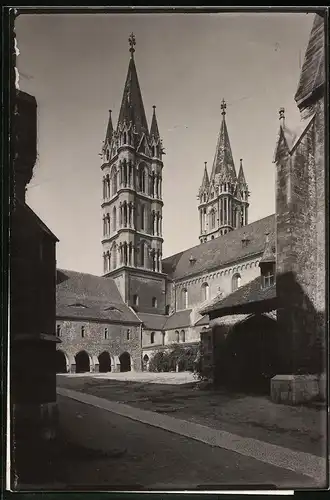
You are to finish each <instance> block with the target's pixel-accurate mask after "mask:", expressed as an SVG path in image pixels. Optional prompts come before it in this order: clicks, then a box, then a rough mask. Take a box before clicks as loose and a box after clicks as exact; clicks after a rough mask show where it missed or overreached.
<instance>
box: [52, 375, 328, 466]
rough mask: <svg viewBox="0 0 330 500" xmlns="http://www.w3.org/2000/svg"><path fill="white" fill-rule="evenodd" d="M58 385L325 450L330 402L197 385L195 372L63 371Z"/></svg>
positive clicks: (258, 436)
mask: <svg viewBox="0 0 330 500" xmlns="http://www.w3.org/2000/svg"><path fill="white" fill-rule="evenodd" d="M58 386H59V387H65V388H68V389H73V390H76V391H81V392H84V393H87V394H92V395H94V396H98V397H100V398H104V399H107V400H109V401H115V402H121V403H125V404H128V405H130V406H133V407H136V408H141V409H145V410H149V411H154V412H156V413H163V414H169V415H171V416H173V417H176V418H179V419H182V420H187V421H191V422H195V423H199V424H202V425H206V426H208V427H211V428H218V429H221V430H226V431H228V432H232V433H235V434H238V435H241V436H244V437H252V438H256V439H260V440H263V441H266V442H269V443H273V444H277V445H280V446H286V447H288V448H291V449H293V450H297V451H304V452H308V453H312V454H314V455H318V456H323V457H324V456H325V455H326V419H327V414H326V409H325V407H322V406H320V407H307V406H287V405H279V404H275V403H273V402H272V401H270V399H269V398H268V397H261V396H254V395H247V394H232V393H229V392H226V391H224V390H213V389H204V390H201V389H199V388H198V384H197V383H196V379H195V378H194V376H193V375H192V374H191V373H185V372H183V373H160V374H155V373H149V372H146V373H138V372H135V373H134V372H128V373H109V374H88V375H86V374H82V375H58Z"/></svg>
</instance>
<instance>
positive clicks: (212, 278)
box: [172, 254, 261, 310]
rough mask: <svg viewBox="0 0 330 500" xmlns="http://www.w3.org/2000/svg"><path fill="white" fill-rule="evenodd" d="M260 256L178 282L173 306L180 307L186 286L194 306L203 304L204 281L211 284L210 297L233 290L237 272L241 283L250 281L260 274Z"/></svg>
mask: <svg viewBox="0 0 330 500" xmlns="http://www.w3.org/2000/svg"><path fill="white" fill-rule="evenodd" d="M260 258H261V254H260V255H257V256H254V257H253V258H251V259H248V260H244V261H242V262H240V263H237V264H235V265H231V266H227V267H223V268H221V269H215V270H214V271H212V272H208V273H205V274H203V275H198V276H194V277H191V278H188V279H185V280H180V281H178V282H176V284H175V288H176V293H175V299H174V300H176V304H172V307H176V309H177V310H178V309H180V294H181V293H182V290H183V289H184V288H186V289H187V290H188V308H193V307H196V306H198V305H200V304H202V302H203V295H202V285H203V284H204V283H207V284H208V285H209V298H210V299H211V298H213V297H215V296H216V295H218V294H219V293H223V294H224V296H225V295H228V294H229V293H231V292H232V280H233V276H234V275H235V274H237V273H238V274H240V276H241V285H244V284H246V283H248V282H249V281H251V280H253V279H254V278H256V277H257V276H259V275H260V269H259V260H260Z"/></svg>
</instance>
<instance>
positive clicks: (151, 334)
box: [150, 332, 155, 344]
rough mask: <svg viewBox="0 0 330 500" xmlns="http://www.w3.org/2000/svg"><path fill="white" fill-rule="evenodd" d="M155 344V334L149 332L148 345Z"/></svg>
mask: <svg viewBox="0 0 330 500" xmlns="http://www.w3.org/2000/svg"><path fill="white" fill-rule="evenodd" d="M154 343H155V332H151V333H150V344H154Z"/></svg>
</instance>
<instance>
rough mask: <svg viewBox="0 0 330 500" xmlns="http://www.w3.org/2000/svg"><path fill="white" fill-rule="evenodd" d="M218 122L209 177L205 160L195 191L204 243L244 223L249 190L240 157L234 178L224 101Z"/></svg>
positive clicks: (202, 241)
mask: <svg viewBox="0 0 330 500" xmlns="http://www.w3.org/2000/svg"><path fill="white" fill-rule="evenodd" d="M221 114H222V122H221V127H220V133H219V137H218V143H217V147H216V151H215V157H214V161H213V167H212V172H211V176H210V178H209V175H208V172H207V167H206V163H205V168H204V174H203V180H202V184H201V187H200V189H199V193H198V199H199V205H198V211H199V219H200V235H199V240H200V242H201V243H204V242H206V241H208V240H210V239H214V238H217V237H218V236H222V235H224V234H226V233H228V232H229V231H232V230H233V229H236V228H238V227H241V226H245V225H246V224H248V207H249V191H248V185H247V182H246V180H245V176H244V171H243V161H242V160H240V168H239V173H238V177H237V175H236V169H235V165H234V160H233V155H232V152H231V146H230V142H229V135H228V130H227V124H226V103H225V101H224V100H222V103H221Z"/></svg>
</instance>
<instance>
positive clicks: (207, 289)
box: [202, 283, 210, 301]
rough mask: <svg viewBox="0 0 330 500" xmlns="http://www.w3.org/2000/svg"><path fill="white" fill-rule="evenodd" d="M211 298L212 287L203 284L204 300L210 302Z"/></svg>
mask: <svg viewBox="0 0 330 500" xmlns="http://www.w3.org/2000/svg"><path fill="white" fill-rule="evenodd" d="M209 296H210V287H209V285H208V283H203V284H202V300H203V301H204V300H209Z"/></svg>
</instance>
